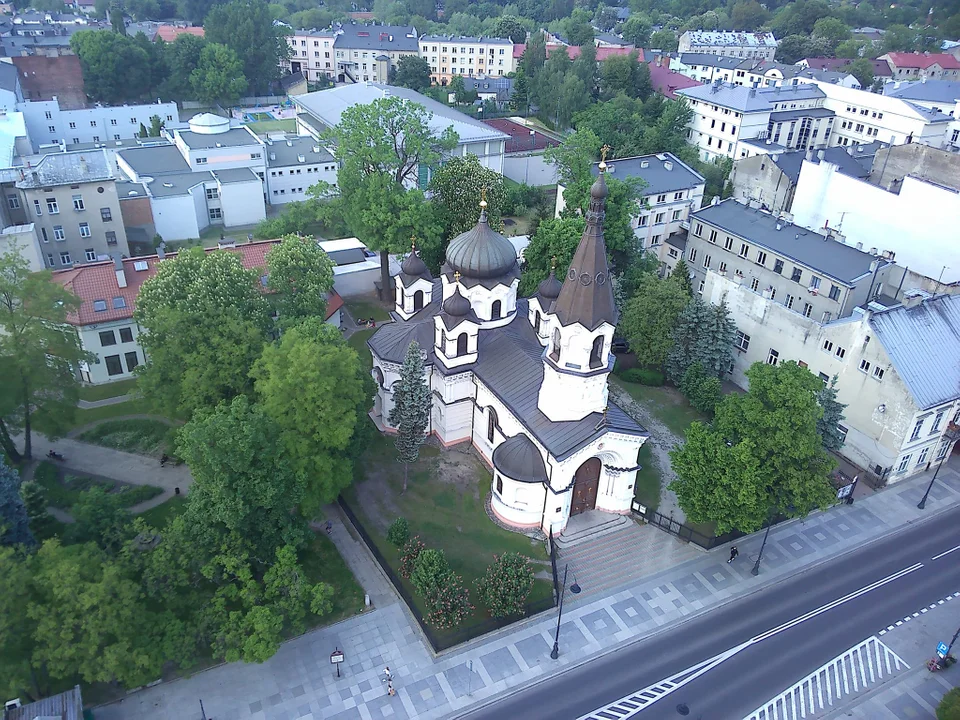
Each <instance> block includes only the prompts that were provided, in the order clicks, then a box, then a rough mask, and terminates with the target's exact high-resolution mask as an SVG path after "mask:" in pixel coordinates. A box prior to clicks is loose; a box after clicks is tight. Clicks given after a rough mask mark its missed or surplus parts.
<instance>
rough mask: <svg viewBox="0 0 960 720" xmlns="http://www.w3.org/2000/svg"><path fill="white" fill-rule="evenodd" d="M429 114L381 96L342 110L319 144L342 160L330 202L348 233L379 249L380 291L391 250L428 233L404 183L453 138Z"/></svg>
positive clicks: (413, 181)
mask: <svg viewBox="0 0 960 720" xmlns="http://www.w3.org/2000/svg"><path fill="white" fill-rule="evenodd" d="M432 119H433V114H432V113H430V112H429V111H427V109H426V108H425V107H424V106H423V105H419V104H417V103H413V102H408V101H405V100H403V99H401V98H398V97H385V98H380V99H377V100H374V101H373V102H372V103H369V104H366V105H363V104H357V105H354V106H353V107H350V108H347V109H346V110H344V111H343V113H342V114H341V116H340V123H339V124H338V125H337V126H336V127H335V128H332V129H331V130H330V131H329V132H328V133H326V134H325V135H324V144H325V145H327V146H328V147H333V148H334V154H335V155H336V158H337V160H338V161H340V171H339V173H338V175H337V184H338V185H339V188H340V204H339V205H336V204H332V205H330V206H329V207H330V208H331V209H336V210H337V211H339V212H342V215H343V217H345V218H347V224H348V225H349V226H350V229H351V231H354V232H355V234H356V235H357V236H358V237H361V238H363V240H364V242H365V243H366V245H367V247H369V248H371V249H372V250H376V251H378V252H379V253H380V282H381V284H382V287H383V288H384V291H385V292H386V291H388V289H389V288H390V287H391V283H390V253H391V252H394V253H396V252H403V251H404V250H406V249H407V248H408V247H409V244H408V243H409V241H410V236H411V235H413V234H417V236H418V237H423V236H424V235H425V234H426V233H423V232H422V231H421V230H420V229H419V227H418V225H419V224H424V225H430V224H431V222H432V220H431V218H430V217H429V213H430V210H429V208H428V207H426V205H427V204H426V203H425V202H424V199H423V194H422V192H419V191H418V190H412V189H408V188H409V187H410V186H413V185H420V184H421V180H422V179H423V176H425V175H426V174H427V170H428V168H430V167H435V166H436V165H438V164H439V162H440V158H441V157H442V156H443V155H444V154H445V153H447V152H449V151H450V150H452V149H453V148H454V147H455V146H456V144H457V141H458V137H457V134H456V132H454V131H453V129H452V128H449V127H448V128H446V129H445V130H444V131H443V132H442V133H440V134H436V133H435V132H434V131H433V130H432V129H431V127H430V122H431V120H432ZM328 191H329V188H328V187H326V186H325V185H324V184H323V183H320V184H318V185H315V186H313V187H312V188H311V193H312V194H313V195H314V196H323V195H325V194H326V193H327V192H328ZM432 233H433V230H432V229H430V234H432Z"/></svg>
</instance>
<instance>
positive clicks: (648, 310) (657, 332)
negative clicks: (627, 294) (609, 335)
mask: <svg viewBox="0 0 960 720" xmlns="http://www.w3.org/2000/svg"><path fill="white" fill-rule="evenodd" d="M689 301H690V296H689V295H687V294H686V293H685V292H684V291H683V288H682V287H681V286H680V284H679V283H677V282H674V281H672V280H670V279H669V278H668V279H666V280H661V279H660V278H657V277H654V276H645V277H643V278H642V279H641V280H640V283H639V285H638V287H637V292H636V294H635V295H634V297H633V298H632V299H631V300H629V301H628V302H627V304H626V307H625V308H624V312H623V317H621V318H620V332H621V333H622V334H623V335H624V337H626V338H627V340H628V341H629V343H630V347H631V348H632V349H633V351H634V354H635V355H636V358H637V362H638V363H639V364H640V365H643V366H647V367H654V368H659V367H660V366H661V365H663V363H664V361H665V360H666V359H667V353H669V351H670V348H671V346H672V345H673V329H674V327H675V326H676V323H677V318H678V317H679V316H680V313H681V311H682V310H683V308H684V307H685V306H686V304H687V303H688V302H689Z"/></svg>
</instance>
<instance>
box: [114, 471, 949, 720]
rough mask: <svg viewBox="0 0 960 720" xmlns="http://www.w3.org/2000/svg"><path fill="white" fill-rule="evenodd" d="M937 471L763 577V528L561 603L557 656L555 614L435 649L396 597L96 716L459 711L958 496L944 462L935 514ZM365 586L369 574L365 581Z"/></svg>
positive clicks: (777, 531)
mask: <svg viewBox="0 0 960 720" xmlns="http://www.w3.org/2000/svg"><path fill="white" fill-rule="evenodd" d="M929 477H930V475H929V474H925V475H921V476H919V477H917V478H914V479H911V480H907V481H903V482H902V483H899V484H897V485H896V486H894V487H891V488H888V489H887V490H885V491H883V492H879V493H876V494H875V495H873V496H871V497H869V498H865V499H863V500H859V501H858V502H857V503H856V504H855V505H852V506H846V505H844V506H837V507H834V508H831V509H830V510H828V511H827V512H823V513H817V514H815V515H813V516H811V517H809V518H807V519H806V520H805V521H802V522H801V521H793V522H789V523H784V524H783V525H780V526H778V527H775V528H774V529H773V530H772V531H771V532H770V538H769V540H768V542H767V545H766V549H765V551H764V557H763V569H762V572H761V574H760V576H759V577H758V578H754V577H752V576H751V575H750V568H751V566H752V564H753V559H754V557H755V555H756V553H757V552H758V551H759V548H760V543H761V541H762V535H761V534H757V535H755V536H751V537H749V538H742V539H740V540H739V541H738V542H737V544H738V546H739V549H740V559H739V561H738V562H735V563H733V564H732V565H728V564H727V562H726V558H727V553H726V548H718V549H716V550H714V551H712V552H710V553H703V554H702V555H700V556H698V557H696V558H694V559H692V560H689V561H687V562H684V563H682V564H680V565H678V566H676V567H674V568H672V569H670V570H667V571H663V572H659V573H656V574H654V575H651V576H648V577H645V578H643V579H641V580H639V581H634V582H632V583H630V584H628V585H625V586H621V587H620V588H617V589H615V590H613V591H611V592H608V593H606V594H605V595H604V596H601V597H597V596H593V597H588V598H584V599H583V600H581V601H578V602H576V603H571V604H570V605H568V608H567V609H566V611H565V612H564V622H563V625H562V626H561V631H560V648H561V655H560V659H559V660H557V661H552V660H550V658H549V652H550V648H551V646H552V642H553V631H554V628H555V624H556V613H555V611H550V612H547V613H544V614H542V615H540V616H537V617H535V618H531V619H529V620H527V621H525V622H522V623H517V624H515V625H513V626H511V627H509V628H506V629H504V630H502V631H500V632H498V633H495V634H491V635H489V636H486V637H483V638H479V639H477V640H475V641H473V642H471V643H468V644H466V645H464V646H460V647H458V648H454V649H452V650H450V651H448V652H446V653H444V654H442V655H440V656H439V657H436V656H434V655H433V654H432V653H431V652H430V651H429V649H428V648H427V647H426V645H425V644H424V642H423V640H422V638H421V635H420V633H419V631H418V630H417V629H416V627H415V624H414V621H413V619H412V618H411V617H410V615H409V613H408V612H407V611H406V609H405V607H404V605H403V604H402V603H399V602H393V603H390V604H387V605H386V606H380V607H378V609H376V610H374V611H371V612H369V613H364V614H363V615H361V616H359V617H355V618H351V619H349V620H346V621H344V622H341V623H338V624H337V625H334V626H332V627H329V628H324V629H320V630H317V631H314V632H312V633H309V634H307V635H304V636H302V637H300V638H297V639H296V640H293V641H291V642H289V643H286V644H285V645H284V646H283V647H282V648H281V649H280V651H279V652H278V653H277V654H276V655H275V656H274V657H273V658H271V659H270V660H269V661H267V662H265V663H263V664H262V665H243V664H239V663H234V664H230V665H222V666H219V667H216V668H212V669H210V670H208V671H205V672H202V673H199V674H197V675H195V676H193V677H190V678H187V679H184V680H180V681H177V682H172V683H166V684H161V685H158V686H155V687H152V688H148V689H145V690H143V691H140V692H137V693H134V694H131V695H130V696H128V697H127V698H125V699H124V700H123V701H122V702H120V703H115V704H112V705H108V706H104V707H101V708H98V709H97V711H96V714H97V717H98V718H99V719H100V720H119V719H120V718H123V719H124V720H128V719H129V720H193V719H194V718H196V719H197V720H199V718H200V717H201V716H200V706H199V700H201V699H202V700H203V704H204V707H205V708H206V713H207V716H208V717H212V718H215V719H216V720H226V719H227V718H230V719H233V718H248V717H249V718H255V719H256V720H261V719H265V720H293V719H294V718H313V719H314V720H320V719H323V720H326V719H327V718H336V719H337V720H348V719H351V720H352V719H357V718H359V719H362V720H371V718H388V717H389V718H398V719H400V720H402V719H403V718H421V719H423V720H429V719H432V718H442V717H452V716H456V714H457V713H458V712H461V711H463V710H464V709H466V708H469V707H471V706H473V705H476V704H479V703H481V702H488V701H491V700H493V699H494V698H495V697H496V696H498V695H499V694H500V693H503V692H505V691H515V690H519V689H522V688H523V687H524V686H525V685H527V684H530V683H532V682H535V681H536V680H538V679H542V678H544V677H546V676H549V675H552V674H555V673H556V672H558V671H559V670H562V669H566V668H568V667H571V666H574V665H577V664H581V663H583V662H586V661H589V660H590V659H592V658H593V657H595V656H597V655H599V654H602V653H604V652H608V651H610V650H612V649H614V648H616V647H617V646H619V645H622V644H624V643H626V642H629V641H631V640H636V639H639V638H642V637H645V636H648V635H651V634H653V633H655V632H656V631H657V630H658V629H661V628H664V627H666V626H668V625H670V624H672V623H675V622H677V621H678V620H680V619H682V618H684V617H686V616H689V615H691V614H693V613H697V612H699V611H702V610H705V609H708V608H711V607H714V606H716V605H718V604H720V603H723V602H725V601H728V600H731V599H734V598H736V597H738V596H742V595H745V594H747V593H750V592H752V591H754V590H756V589H757V588H759V587H763V586H765V585H769V584H772V583H775V582H776V581H777V580H778V579H779V578H782V577H785V576H789V575H794V574H796V573H798V572H800V571H802V570H803V569H805V568H807V567H810V566H811V565H813V564H816V563H818V562H822V561H825V560H828V559H829V558H831V557H834V556H836V555H838V554H839V553H841V552H843V551H844V550H847V549H850V548H853V547H856V546H858V545H861V544H863V543H865V542H870V541H871V540H873V539H876V538H878V537H880V536H882V535H885V534H887V533H889V532H891V531H894V530H896V529H897V528H900V527H903V526H905V525H907V524H909V523H912V522H915V521H917V520H919V519H920V518H922V517H929V516H932V515H934V514H936V513H937V512H941V511H943V510H945V509H947V508H949V507H951V506H953V505H955V504H957V503H960V473H958V471H957V467H955V466H951V465H946V466H944V468H943V470H942V471H941V472H940V475H939V477H938V478H937V483H936V485H935V486H934V488H933V491H932V492H931V493H930V498H929V500H928V501H927V507H926V510H922V511H921V510H918V509H917V507H916V505H917V502H918V501H919V499H920V496H921V495H922V494H923V491H924V489H925V487H926V484H927V482H928V481H929ZM334 539H335V541H336V539H337V538H336V536H335V538H334ZM338 545H340V543H338ZM361 549H363V548H362V546H361V548H359V549H358V552H359V550H361ZM363 550H364V552H363V553H360V554H357V555H356V556H355V557H354V558H353V559H352V560H353V561H350V560H348V562H350V563H351V566H353V564H354V562H363V557H364V555H366V557H367V561H368V562H372V559H370V558H369V555H368V554H367V553H366V552H365V549H363ZM371 577H372V576H371ZM381 577H382V576H381ZM360 582H361V583H367V582H371V580H370V579H369V578H366V579H365V578H364V577H361V578H360ZM334 649H340V650H342V651H343V652H344V653H345V656H346V661H345V663H344V666H343V668H342V669H343V671H344V677H342V678H340V679H339V680H338V679H337V678H336V676H335V672H334V668H333V667H332V666H331V665H330V662H329V658H330V653H331V652H333V651H334ZM384 665H389V666H390V669H391V670H392V671H393V677H394V686H395V687H396V689H397V696H396V697H393V698H391V697H388V696H387V695H386V687H385V684H384V682H383V679H382V672H383V666H384Z"/></svg>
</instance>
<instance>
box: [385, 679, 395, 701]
mask: <svg viewBox="0 0 960 720" xmlns="http://www.w3.org/2000/svg"><path fill="white" fill-rule="evenodd" d="M396 694H397V691H396V690H394V689H393V682H392V681H389V680H388V681H387V695H389V696H390V697H393V696H394V695H396Z"/></svg>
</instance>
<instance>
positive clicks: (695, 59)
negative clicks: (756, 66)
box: [680, 52, 753, 70]
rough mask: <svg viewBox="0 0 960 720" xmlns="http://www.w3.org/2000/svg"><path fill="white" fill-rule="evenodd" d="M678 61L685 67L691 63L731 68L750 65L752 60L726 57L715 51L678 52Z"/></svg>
mask: <svg viewBox="0 0 960 720" xmlns="http://www.w3.org/2000/svg"><path fill="white" fill-rule="evenodd" d="M680 62H682V63H683V64H684V65H686V66H687V67H690V66H693V65H703V66H704V67H713V68H726V69H727V70H733V69H735V68H737V67H739V66H740V65H742V64H744V63H746V64H747V65H752V64H753V63H752V61H750V60H746V59H744V58H738V57H727V56H726V55H717V54H716V53H693V52H685V53H680Z"/></svg>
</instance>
